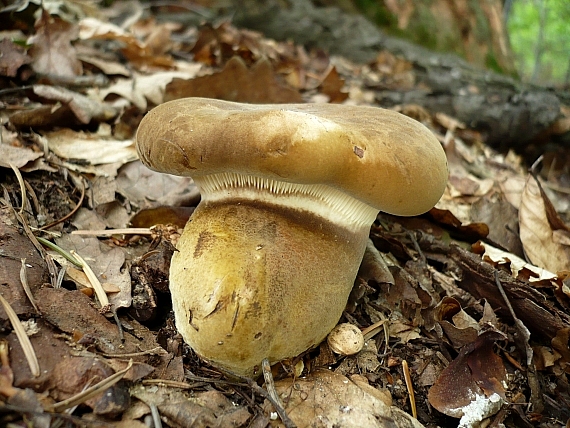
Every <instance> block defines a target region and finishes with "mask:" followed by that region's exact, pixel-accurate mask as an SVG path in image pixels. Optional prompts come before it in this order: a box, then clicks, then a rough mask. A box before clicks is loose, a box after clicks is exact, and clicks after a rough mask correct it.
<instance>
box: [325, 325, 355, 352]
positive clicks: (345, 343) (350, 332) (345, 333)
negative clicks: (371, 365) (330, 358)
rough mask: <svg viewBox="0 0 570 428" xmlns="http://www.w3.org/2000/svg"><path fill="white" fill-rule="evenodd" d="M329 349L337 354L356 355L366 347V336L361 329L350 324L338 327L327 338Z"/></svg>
mask: <svg viewBox="0 0 570 428" xmlns="http://www.w3.org/2000/svg"><path fill="white" fill-rule="evenodd" d="M327 343H328V344H329V348H331V351H333V352H334V353H335V354H339V355H354V354H357V353H359V352H360V351H361V350H362V347H363V346H364V336H363V335H362V332H361V331H360V329H359V328H358V327H357V326H355V325H354V324H350V323H348V322H345V323H342V324H339V325H337V326H336V327H335V328H333V329H332V331H331V332H330V333H329V335H328V337H327Z"/></svg>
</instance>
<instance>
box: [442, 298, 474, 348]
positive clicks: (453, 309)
mask: <svg viewBox="0 0 570 428" xmlns="http://www.w3.org/2000/svg"><path fill="white" fill-rule="evenodd" d="M433 315H434V318H435V319H434V321H435V322H437V323H438V324H439V325H440V326H441V329H442V330H443V333H444V334H445V336H446V337H447V338H448V339H449V341H450V342H451V344H452V345H453V347H454V348H455V349H459V348H462V347H463V346H465V345H467V344H469V343H472V342H474V341H475V340H476V339H477V335H478V332H479V330H480V327H479V324H478V323H477V321H475V320H474V319H473V318H472V317H471V316H470V315H469V314H467V313H466V312H465V311H464V310H463V308H462V307H461V304H460V303H459V302H458V301H457V300H455V299H454V298H452V297H444V298H443V299H442V301H441V302H439V303H438V305H437V306H436V307H435V308H434V314H433Z"/></svg>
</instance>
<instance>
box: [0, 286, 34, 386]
mask: <svg viewBox="0 0 570 428" xmlns="http://www.w3.org/2000/svg"><path fill="white" fill-rule="evenodd" d="M0 303H1V304H2V306H3V307H4V311H6V315H8V319H9V320H10V323H11V324H12V328H13V329H14V332H15V333H16V337H17V338H18V340H19V341H20V345H21V346H22V349H23V350H24V355H25V356H26V360H28V365H29V366H30V371H31V372H32V375H33V376H35V377H37V376H39V375H40V364H39V363H38V357H36V353H35V351H34V347H33V346H32V342H30V338H29V337H28V335H27V334H26V331H25V330H24V326H23V325H22V323H21V321H20V319H19V318H18V315H16V312H14V309H12V306H10V303H8V301H7V300H6V299H5V298H4V296H2V295H1V294H0Z"/></svg>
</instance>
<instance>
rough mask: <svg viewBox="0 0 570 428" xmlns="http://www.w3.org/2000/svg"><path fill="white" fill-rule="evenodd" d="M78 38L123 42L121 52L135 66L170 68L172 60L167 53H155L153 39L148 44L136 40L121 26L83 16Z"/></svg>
mask: <svg viewBox="0 0 570 428" xmlns="http://www.w3.org/2000/svg"><path fill="white" fill-rule="evenodd" d="M78 35H79V38H81V39H82V40H115V41H118V42H121V43H123V45H124V47H123V48H122V49H121V52H122V53H123V55H125V57H126V58H127V59H128V60H129V61H130V62H131V64H132V65H133V66H135V67H137V68H139V69H140V68H147V67H148V66H153V67H160V68H170V67H172V66H173V64H174V60H173V59H172V57H170V56H169V55H157V54H156V52H157V51H156V48H155V45H154V44H155V41H154V40H151V43H150V44H147V43H145V42H142V41H140V40H138V39H137V38H136V37H135V36H134V35H133V34H131V33H128V32H126V31H124V30H123V29H122V28H121V27H119V26H117V25H114V24H111V23H108V22H103V21H100V20H98V19H96V18H92V17H89V18H85V19H82V20H81V22H80V23H79V33H78Z"/></svg>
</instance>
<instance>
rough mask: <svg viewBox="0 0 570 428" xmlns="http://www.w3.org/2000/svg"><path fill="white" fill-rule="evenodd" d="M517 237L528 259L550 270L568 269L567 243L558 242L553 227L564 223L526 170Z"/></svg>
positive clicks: (569, 250)
mask: <svg viewBox="0 0 570 428" xmlns="http://www.w3.org/2000/svg"><path fill="white" fill-rule="evenodd" d="M519 222H520V237H521V242H522V244H523V248H524V251H525V254H526V256H527V257H528V259H529V260H530V261H531V262H532V263H533V264H535V265H536V266H539V267H542V268H544V269H547V270H549V271H551V272H560V271H564V270H568V269H570V246H567V245H564V244H563V243H560V239H559V237H558V236H557V235H558V234H560V232H557V233H556V234H555V231H556V230H564V231H565V232H567V230H568V229H567V228H566V227H565V226H564V224H563V223H562V221H561V220H560V218H559V217H558V215H557V214H556V212H554V208H553V207H552V204H551V203H550V201H549V200H548V198H547V197H546V195H545V194H544V192H543V191H542V189H541V188H540V186H539V183H538V182H537V180H536V178H534V177H533V176H532V175H530V174H529V176H528V177H527V180H526V184H525V187H524V190H523V193H522V197H521V206H520V210H519Z"/></svg>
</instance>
